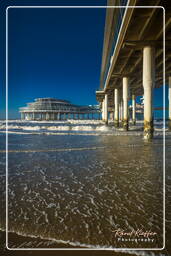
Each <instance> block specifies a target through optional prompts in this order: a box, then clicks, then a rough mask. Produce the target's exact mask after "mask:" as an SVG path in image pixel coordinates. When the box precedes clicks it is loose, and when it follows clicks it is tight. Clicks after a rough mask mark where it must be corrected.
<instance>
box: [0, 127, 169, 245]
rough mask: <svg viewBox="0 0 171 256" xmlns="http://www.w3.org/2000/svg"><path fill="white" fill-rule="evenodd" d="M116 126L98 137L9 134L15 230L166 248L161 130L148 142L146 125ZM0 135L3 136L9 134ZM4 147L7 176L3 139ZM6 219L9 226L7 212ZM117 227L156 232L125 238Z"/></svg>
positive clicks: (82, 241)
mask: <svg viewBox="0 0 171 256" xmlns="http://www.w3.org/2000/svg"><path fill="white" fill-rule="evenodd" d="M13 125H14V124H13ZM28 125H30V124H28ZM44 125H45V124H44ZM63 125H65V124H63ZM76 125H77V126H78V124H76ZM92 125H93V124H91V126H92ZM94 125H95V126H96V129H97V126H98V125H97V123H95V124H94ZM24 126H26V124H24ZM30 126H34V127H35V126H40V124H38V125H37V124H31V125H30ZM51 126H53V125H51ZM80 126H83V125H82V124H80ZM89 126H90V125H89ZM99 126H101V127H102V126H103V124H100V125H99ZM48 127H49V124H48ZM140 128H141V127H140ZM107 129H108V128H107ZM112 129H113V128H111V129H108V130H107V131H106V130H105V131H104V130H103V132H101V134H100V136H94V135H97V132H96V134H93V133H91V136H89V135H90V134H84V133H81V134H78V133H74V135H73V134H72V135H59V134H58V135H57V136H54V135H50V134H49V135H48V136H47V135H46V134H44V131H43V134H42V132H40V133H39V134H32V132H31V133H29V134H28V133H26V134H9V155H8V172H9V179H8V182H9V186H8V190H9V204H8V207H9V230H10V231H13V232H16V233H18V234H21V235H24V236H34V237H40V238H43V239H49V241H52V240H54V241H56V242H58V243H60V244H61V243H63V244H68V245H72V246H83V247H89V248H101V247H106V248H109V247H111V248H160V247H162V244H163V238H162V237H163V157H162V156H163V140H162V133H161V134H158V135H157V136H156V137H155V139H154V140H153V142H151V143H145V142H144V141H143V140H142V137H141V136H139V135H140V134H141V133H142V132H141V131H140V132H139V133H140V134H139V133H138V132H136V131H133V133H134V134H135V135H137V136H133V135H130V136H125V135H124V136H122V135H121V134H120V136H113V134H112V131H113V130H112ZM158 129H161V127H160V128H158ZM11 130H12V129H11ZM92 130H94V129H92ZM85 131H86V129H85ZM106 134H107V135H108V136H106ZM98 135H99V134H98ZM0 139H1V141H3V142H5V140H4V134H3V133H1V135H0ZM167 141H168V145H169V143H171V140H170V139H168V140H167ZM0 147H1V148H0V153H1V156H2V158H1V162H0V166H1V176H3V175H4V167H5V154H4V153H3V149H4V145H3V143H1V146H0ZM168 158H169V156H168ZM169 177H170V176H169ZM2 181H3V182H4V179H2ZM1 210H2V211H4V208H3V209H1ZM0 224H1V228H2V229H3V228H4V227H5V219H4V218H2V220H1V223H0ZM116 229H123V230H125V232H130V231H131V230H138V229H141V230H143V231H149V230H151V231H153V232H155V233H156V235H153V236H152V237H150V238H151V239H150V240H148V241H145V239H144V240H143V241H139V240H138V241H137V240H136V239H134V240H133V241H121V239H120V240H119V237H117V236H115V234H116V233H115V230H116ZM126 238H129V237H128V236H127V237H126ZM141 238H142V237H141ZM39 242H40V241H39ZM9 244H10V241H9ZM35 246H36V245H35V243H34V246H33V247H35ZM47 246H49V247H50V246H51V242H49V245H47V244H46V246H45V247H47ZM20 247H22V245H21V246H20ZM24 247H32V244H30V243H25V244H24ZM41 247H42V244H41Z"/></svg>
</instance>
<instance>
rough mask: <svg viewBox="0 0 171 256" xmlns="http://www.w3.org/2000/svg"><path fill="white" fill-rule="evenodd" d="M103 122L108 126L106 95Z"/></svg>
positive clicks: (106, 97) (106, 95)
mask: <svg viewBox="0 0 171 256" xmlns="http://www.w3.org/2000/svg"><path fill="white" fill-rule="evenodd" d="M104 121H105V124H108V94H107V93H106V94H105V98H104Z"/></svg>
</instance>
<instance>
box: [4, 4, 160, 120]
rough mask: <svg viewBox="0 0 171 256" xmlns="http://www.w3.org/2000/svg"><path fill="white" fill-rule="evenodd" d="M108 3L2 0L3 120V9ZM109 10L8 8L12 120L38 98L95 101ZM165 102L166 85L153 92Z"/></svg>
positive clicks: (80, 102) (10, 115)
mask: <svg viewBox="0 0 171 256" xmlns="http://www.w3.org/2000/svg"><path fill="white" fill-rule="evenodd" d="M14 4H15V5H21V4H22V5H23V4H24V5H47V4H48V5H105V4H106V1H105V0H99V1H95V0H94V1H93V0H85V1H84V0H82V1H80V0H79V1H71V0H70V1H69V0H68V1H65V0H63V1H56V0H51V1H47V0H44V1H42V0H34V1H27V0H26V1H21V0H18V1H12V0H11V1H7V0H6V1H2V2H1V6H0V12H1V13H0V19H1V20H0V42H1V47H0V48H1V49H0V60H1V63H0V77H1V78H2V79H1V80H0V88H2V90H1V92H2V94H1V95H2V100H1V101H0V111H1V115H0V118H3V117H4V112H5V7H6V6H9V5H14ZM104 23H105V9H98V8H97V9H84V8H83V9H76V8H74V9H61V8H60V9H30V8H29V9H25V8H24V9H9V48H8V49H9V118H17V117H19V114H18V108H19V107H21V106H25V104H26V103H27V102H31V101H33V100H34V99H35V98H38V97H39V98H40V97H56V98H61V99H66V100H70V101H71V102H73V103H75V104H80V105H81V104H82V105H87V104H97V102H96V98H95V90H96V89H97V88H99V79H100V67H101V58H102V46H103V34H104ZM154 103H155V105H157V106H161V105H162V88H161V89H157V90H155V101H154Z"/></svg>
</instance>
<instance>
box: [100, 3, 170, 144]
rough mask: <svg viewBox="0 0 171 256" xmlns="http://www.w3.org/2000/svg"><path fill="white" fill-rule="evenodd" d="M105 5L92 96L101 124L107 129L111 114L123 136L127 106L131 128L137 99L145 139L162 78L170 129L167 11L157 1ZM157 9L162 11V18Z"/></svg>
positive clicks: (126, 119) (134, 117)
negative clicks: (99, 60) (155, 91)
mask: <svg viewBox="0 0 171 256" xmlns="http://www.w3.org/2000/svg"><path fill="white" fill-rule="evenodd" d="M107 5H108V8H107V10H106V21H105V30H104V43H103V53H102V64H101V75H100V88H99V89H98V90H97V91H96V98H97V101H99V102H100V107H101V112H102V119H103V120H104V122H106V123H108V118H109V114H108V113H109V111H111V110H112V109H113V112H114V124H115V126H116V127H118V126H120V125H122V127H123V129H125V130H128V129H129V108H128V101H129V100H132V116H131V119H132V122H133V124H135V123H136V97H137V96H143V98H144V111H143V113H144V138H146V139H150V138H152V136H153V100H152V99H153V89H154V88H158V87H160V86H162V85H163V84H164V78H166V83H168V81H169V120H170V121H169V126H170V129H171V73H170V70H171V61H170V56H171V44H170V38H171V19H170V17H171V16H170V14H171V6H170V4H169V2H168V1H161V0H157V1H156V0H108V1H107ZM115 6H117V7H116V8H115ZM139 6H141V7H140V8H139ZM161 6H163V7H164V8H165V10H166V15H165V16H164V8H162V7H161ZM164 17H165V24H164ZM164 25H165V31H164V30H163V26H164ZM164 32H165V44H163V42H164ZM164 47H165V48H164ZM164 50H165V51H164ZM164 53H165V56H166V58H165V61H164V58H163V57H164ZM164 63H165V76H164V73H163V71H164Z"/></svg>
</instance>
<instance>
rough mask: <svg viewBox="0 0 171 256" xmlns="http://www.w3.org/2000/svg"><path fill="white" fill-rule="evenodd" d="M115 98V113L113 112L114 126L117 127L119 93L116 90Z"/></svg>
mask: <svg viewBox="0 0 171 256" xmlns="http://www.w3.org/2000/svg"><path fill="white" fill-rule="evenodd" d="M114 96H115V112H114V126H115V127H116V128H118V127H119V91H118V89H115V90H114Z"/></svg>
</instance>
